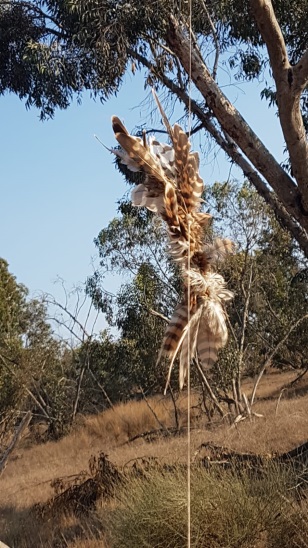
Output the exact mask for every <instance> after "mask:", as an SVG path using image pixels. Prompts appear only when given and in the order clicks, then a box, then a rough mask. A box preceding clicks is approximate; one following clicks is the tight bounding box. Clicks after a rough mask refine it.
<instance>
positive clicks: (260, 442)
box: [0, 372, 308, 548]
mask: <svg viewBox="0 0 308 548" xmlns="http://www.w3.org/2000/svg"><path fill="white" fill-rule="evenodd" d="M295 376H296V374H295V373H294V372H284V373H277V372H271V373H270V374H267V375H265V376H264V378H263V380H262V383H261V385H260V389H259V391H258V400H257V402H256V405H255V410H256V411H257V412H259V413H262V414H263V417H262V418H258V419H254V420H253V421H252V422H248V421H244V422H242V423H240V424H239V425H238V426H237V427H236V428H234V427H233V428H231V427H230V425H229V424H228V421H227V420H225V421H223V422H220V423H213V424H210V425H209V424H208V423H207V422H206V421H205V419H204V418H203V417H200V416H199V414H198V409H195V408H193V425H192V432H191V456H192V457H193V455H194V454H195V452H196V450H197V449H198V447H199V446H200V444H202V443H205V442H208V441H211V442H213V443H214V444H216V445H223V446H225V447H228V448H230V449H234V450H237V451H252V452H254V453H258V454H274V453H281V452H284V451H288V450H290V449H291V448H292V447H295V446H296V445H299V444H301V443H303V442H305V441H307V439H308V421H307V416H308V379H307V380H306V377H303V379H301V381H300V382H299V383H297V384H296V385H295V386H294V387H293V388H291V389H284V390H283V391H281V390H282V388H283V387H284V386H286V385H287V384H288V383H289V382H290V381H291V380H293V379H294V378H295ZM251 390H252V382H251V381H250V380H247V381H246V382H245V383H244V391H245V392H246V393H247V394H248V395H249V393H250V392H251ZM197 401H198V396H197V394H194V395H193V396H192V404H193V405H196V404H197ZM148 403H149V404H150V406H151V408H152V410H153V411H154V413H155V415H156V416H157V418H156V417H155V416H154V413H153V412H152V411H151V410H150V408H149V405H148ZM148 403H147V402H145V401H139V402H130V403H127V404H121V405H118V406H117V407H116V408H115V409H114V410H112V409H110V410H108V411H106V412H104V413H102V414H100V415H97V416H90V417H80V418H79V421H78V425H76V427H75V430H74V431H73V432H72V433H71V434H70V435H68V436H67V437H65V438H63V439H62V440H60V441H58V442H47V443H44V444H40V445H33V443H32V441H31V435H30V432H29V433H28V435H27V436H26V437H25V438H24V439H23V441H22V443H21V445H20V446H19V448H18V449H17V450H15V453H14V454H13V456H12V458H11V460H10V461H9V463H8V465H7V468H6V469H5V471H4V473H3V475H2V477H1V479H0V481H1V489H0V506H1V514H0V531H1V534H0V540H2V541H4V542H6V543H8V544H9V545H10V546H11V547H13V546H16V547H18V548H19V547H21V548H23V547H27V548H29V547H31V548H35V547H36V546H46V547H48V546H50V547H52V546H71V547H76V548H77V547H78V548H80V547H82V546H84V547H85V548H87V547H88V548H96V547H97V546H101V547H104V546H107V544H105V541H104V538H103V534H104V533H103V530H102V529H103V526H102V522H101V519H99V518H98V516H97V514H93V513H92V514H91V515H89V516H84V517H80V516H78V517H76V516H68V515H63V516H61V517H60V518H59V517H58V519H57V522H56V523H54V522H53V521H52V520H51V521H50V520H49V521H47V522H46V521H44V520H43V521H41V520H40V519H39V517H38V516H37V514H35V513H33V511H32V510H31V508H32V506H33V505H34V504H36V503H42V502H46V501H47V500H48V499H49V498H50V497H52V496H53V495H54V490H53V489H52V487H51V485H50V483H51V481H52V480H54V479H55V478H59V477H61V478H62V477H68V476H69V477H70V478H69V479H71V480H74V476H75V475H78V474H79V473H80V472H81V471H82V470H84V471H86V472H87V471H88V462H89V459H90V457H91V455H93V454H98V453H99V452H101V451H103V452H104V453H106V454H108V456H109V459H110V461H111V462H113V463H114V464H115V465H117V466H118V467H119V469H120V470H125V469H126V468H127V466H129V464H128V463H130V462H131V461H133V460H134V459H136V458H139V459H141V458H149V457H155V458H156V459H158V460H159V462H160V463H172V464H174V463H177V464H181V463H185V462H186V461H187V437H186V423H187V411H186V408H187V398H186V396H185V394H183V395H182V396H181V399H180V401H179V402H178V404H179V410H180V413H179V415H180V416H179V419H180V426H181V428H182V430H181V433H180V434H179V435H177V436H174V435H169V436H168V435H166V436H163V437H159V438H158V439H156V440H155V441H152V442H149V441H148V440H147V439H146V438H144V437H139V438H137V439H135V440H134V441H132V442H129V440H130V439H131V438H134V437H135V436H138V435H139V434H142V433H144V432H149V431H153V430H156V429H159V428H161V426H162V425H163V426H164V427H166V428H170V427H172V426H174V425H175V420H174V409H173V405H172V402H171V401H170V400H169V399H168V398H163V397H156V398H153V399H151V400H150V402H148ZM157 419H158V420H157ZM158 421H159V422H158ZM110 505H111V506H112V503H109V507H110ZM29 512H30V514H29ZM29 515H30V517H29ZM307 534H308V532H307ZM16 539H17V541H16ZM22 539H24V541H23V540H22ZM81 539H82V540H81ZM115 545H116V544H115ZM170 545H171V544H170ZM184 545H185V543H184ZM301 545H302V546H305V545H304V544H301ZM108 546H109V545H108ZM128 546H131V545H130V544H128ZM161 546H163V544H161ZM174 546H177V545H176V544H174ZM213 546H214V544H213ZM264 546H267V544H266V543H265V544H264ZM269 546H270V545H269ZM307 546H308V542H307Z"/></svg>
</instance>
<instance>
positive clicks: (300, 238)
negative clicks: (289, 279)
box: [129, 50, 308, 257]
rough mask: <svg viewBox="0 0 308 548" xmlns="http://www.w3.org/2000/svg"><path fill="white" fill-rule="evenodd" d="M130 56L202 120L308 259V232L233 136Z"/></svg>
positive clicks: (171, 84) (142, 60)
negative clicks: (265, 180) (269, 185)
mask: <svg viewBox="0 0 308 548" xmlns="http://www.w3.org/2000/svg"><path fill="white" fill-rule="evenodd" d="M129 54H130V55H131V56H132V57H133V58H135V59H136V60H137V61H138V62H139V63H141V64H142V65H143V66H144V67H146V68H147V69H149V70H150V71H151V72H153V73H154V74H155V76H156V77H157V78H159V80H160V81H161V82H162V84H164V85H165V86H166V87H167V88H168V89H169V90H170V91H171V92H172V93H174V94H175V95H176V96H177V97H178V99H180V101H182V102H183V103H184V105H185V106H186V107H187V108H189V107H190V109H191V112H192V113H193V114H194V115H195V116H196V117H197V118H198V119H199V120H200V122H201V124H202V125H203V127H204V129H206V130H207V131H208V132H209V133H210V135H211V136H212V137H213V138H214V140H215V141H216V143H217V144H218V145H219V146H220V147H221V148H222V150H224V152H225V153H226V154H227V155H228V156H229V157H230V158H231V159H232V161H233V162H234V163H235V164H237V165H238V166H239V167H240V168H241V169H242V171H243V173H244V175H245V177H247V179H248V180H249V181H250V182H251V183H252V184H253V185H254V187H255V188H256V190H257V191H258V193H259V194H260V195H261V196H262V197H263V198H264V200H265V201H266V203H268V204H269V205H270V207H271V208H272V209H273V211H274V213H275V216H276V218H277V220H278V222H279V223H280V225H282V226H283V227H284V228H285V229H287V230H289V231H290V233H291V234H292V236H293V237H294V239H295V240H296V241H297V242H298V244H299V246H300V247H301V249H302V250H303V252H304V253H305V255H306V257H308V234H307V233H306V231H305V230H304V229H303V228H302V227H301V226H300V225H299V224H298V223H297V222H296V221H295V219H294V218H293V216H292V215H291V214H290V213H289V212H288V211H287V210H286V208H285V207H284V206H283V204H282V203H281V202H280V201H279V200H278V199H277V196H276V195H275V193H274V192H272V191H271V190H270V188H269V187H268V185H267V184H266V183H265V182H264V180H263V179H262V178H261V177H260V175H259V174H258V173H257V171H255V170H254V168H253V167H252V165H251V164H250V163H249V162H248V161H247V160H246V158H244V156H242V154H241V152H240V151H239V149H238V147H237V145H236V143H235V142H234V141H233V139H231V138H230V136H229V135H228V134H227V133H226V132H224V135H222V133H221V132H220V131H219V130H218V129H217V127H216V126H215V124H214V123H213V117H212V115H211V114H210V113H208V112H204V110H203V109H202V108H201V106H200V105H199V104H198V103H197V102H196V101H195V100H194V99H190V98H189V96H188V94H187V93H186V92H185V90H183V89H182V88H180V87H179V86H177V85H176V84H175V83H174V82H173V80H171V79H170V78H168V77H167V76H166V75H165V74H163V73H161V72H159V71H156V67H155V66H154V65H153V64H152V63H150V61H148V59H146V58H145V57H144V56H142V55H140V54H139V53H138V52H136V51H134V50H129Z"/></svg>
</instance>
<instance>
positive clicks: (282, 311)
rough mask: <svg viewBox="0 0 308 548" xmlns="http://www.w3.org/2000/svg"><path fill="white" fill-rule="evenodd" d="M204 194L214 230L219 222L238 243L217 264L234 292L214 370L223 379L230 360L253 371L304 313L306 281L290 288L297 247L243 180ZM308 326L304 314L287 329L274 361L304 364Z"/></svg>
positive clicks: (284, 363)
mask: <svg viewBox="0 0 308 548" xmlns="http://www.w3.org/2000/svg"><path fill="white" fill-rule="evenodd" d="M208 200H209V202H210V203H211V206H212V208H213V211H218V215H217V214H216V215H215V217H216V230H220V229H221V225H222V223H223V229H224V231H227V232H228V233H229V235H230V237H231V239H233V240H234V241H235V242H236V244H237V252H236V254H235V255H234V256H233V257H230V259H229V260H228V261H227V262H226V263H225V264H224V265H223V266H222V271H223V272H222V273H223V275H224V276H225V278H226V280H227V282H228V287H229V288H230V289H231V290H233V291H234V293H235V298H234V300H233V301H232V303H231V304H230V307H229V309H228V312H229V317H230V324H231V325H232V334H231V340H230V342H229V345H228V346H227V348H226V349H225V350H224V351H223V352H222V358H221V361H220V362H219V366H220V367H219V368H218V371H216V375H217V374H218V373H219V371H221V374H220V379H221V382H222V378H223V377H225V376H226V371H230V368H232V364H233V368H235V369H236V368H237V367H242V368H243V370H244V371H245V370H246V372H249V373H252V374H254V373H256V371H258V369H259V368H260V366H261V365H262V364H263V363H264V361H265V359H266V358H267V357H268V356H269V355H270V354H271V353H272V352H273V350H274V349H275V348H276V346H277V345H278V344H279V343H280V341H282V339H283V338H284V337H285V336H286V335H287V334H288V331H289V330H290V327H291V326H292V325H294V324H295V323H296V322H297V321H298V320H300V318H302V317H303V316H304V315H305V314H306V313H307V287H306V284H299V285H296V287H294V289H292V280H293V277H294V275H295V274H296V272H297V271H298V270H299V267H300V253H299V251H298V249H297V247H296V246H295V244H294V242H293V241H292V239H291V237H290V235H289V233H288V232H287V231H285V230H283V229H282V228H281V227H280V226H279V224H278V223H277V221H276V219H275V218H274V216H273V214H272V213H271V211H270V208H269V207H267V206H266V205H265V204H264V202H263V201H262V199H261V198H260V197H259V196H258V194H257V193H256V191H254V190H252V188H251V187H250V186H249V185H248V184H247V183H244V185H243V186H239V185H232V184H220V183H215V185H214V186H213V187H212V189H211V190H210V191H208ZM307 329H308V322H307V320H304V321H303V322H302V323H300V324H299V326H298V327H297V328H296V329H295V330H294V331H293V332H292V333H290V335H289V337H288V338H287V339H286V341H285V343H284V344H283V345H282V346H280V347H279V350H278V351H277V352H276V353H275V355H274V356H273V359H272V364H273V365H277V366H280V365H281V366H282V365H288V364H289V365H292V366H293V367H304V366H305V364H306V358H305V352H304V351H303V349H304V348H305V344H306V343H305V340H307ZM231 349H233V350H231ZM241 360H243V363H241Z"/></svg>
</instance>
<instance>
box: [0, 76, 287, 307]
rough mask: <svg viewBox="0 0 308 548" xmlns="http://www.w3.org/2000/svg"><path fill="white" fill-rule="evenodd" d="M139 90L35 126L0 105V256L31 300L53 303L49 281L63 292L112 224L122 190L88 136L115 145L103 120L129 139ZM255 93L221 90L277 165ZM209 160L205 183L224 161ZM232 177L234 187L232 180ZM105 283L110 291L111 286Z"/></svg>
mask: <svg viewBox="0 0 308 548" xmlns="http://www.w3.org/2000/svg"><path fill="white" fill-rule="evenodd" d="M143 84H144V80H143V76H142V75H141V74H139V75H136V76H133V75H130V74H129V75H128V76H127V77H126V79H125V82H124V83H123V85H122V88H121V90H120V92H119V93H118V95H117V97H113V98H112V99H110V100H109V101H107V102H106V103H104V104H102V103H100V101H99V100H97V101H96V102H95V101H93V100H92V99H90V97H89V96H84V98H83V101H82V104H81V106H79V105H77V104H76V102H75V103H74V104H72V105H71V106H70V107H69V108H68V109H67V110H65V111H60V110H59V111H57V112H56V114H55V117H54V119H52V120H49V121H45V122H40V120H39V117H38V112H36V111H35V110H34V109H33V110H29V111H27V110H26V109H25V107H24V104H23V103H22V102H21V101H20V100H19V99H18V98H17V97H15V96H13V95H6V96H2V97H0V116H1V118H0V119H1V130H0V151H1V176H0V191H1V194H0V196H1V201H0V256H1V257H3V258H5V259H6V260H7V261H8V263H9V265H10V271H11V272H12V273H13V274H14V275H15V276H16V277H17V280H18V281H19V282H22V283H24V284H25V285H26V286H27V287H28V288H29V290H30V294H31V295H32V296H34V295H35V294H37V293H38V292H41V291H43V292H50V293H52V294H54V295H55V296H56V297H57V298H58V299H61V298H62V289H61V287H60V286H59V284H56V285H55V280H56V279H57V278H58V277H61V278H62V279H63V280H64V281H65V284H66V286H67V288H68V289H71V288H72V287H73V286H76V285H78V284H79V283H83V282H84V281H85V279H86V278H87V276H88V275H90V274H91V273H92V270H93V268H92V259H93V258H95V255H96V250H95V247H94V244H93V239H94V238H95V237H96V236H97V234H98V232H99V231H100V229H101V228H102V227H104V226H106V225H107V224H108V222H109V221H110V220H111V219H112V218H113V217H114V216H115V215H116V211H117V203H116V202H117V200H118V199H119V198H121V196H122V195H123V193H124V192H125V190H126V187H125V183H124V181H123V179H122V177H121V176H120V174H119V173H118V172H117V171H116V170H115V168H114V166H113V161H112V157H111V155H110V154H109V153H108V151H106V150H105V149H104V148H103V147H102V146H100V145H99V143H98V142H97V141H96V140H95V139H94V137H93V135H94V134H96V135H98V136H99V137H100V139H101V140H102V141H103V142H104V143H105V144H106V145H107V146H113V144H115V140H114V137H113V133H112V129H111V123H110V118H111V115H112V114H117V115H118V116H119V117H120V118H121V119H122V120H123V121H124V123H125V124H126V125H127V127H128V129H130V130H131V129H133V128H134V126H136V125H139V124H141V123H144V122H145V120H146V116H147V114H148V111H149V110H148V108H147V107H146V106H140V104H141V102H142V101H143V100H144V99H145V98H146V96H147V95H148V93H149V90H146V91H145V90H144V85H143ZM263 87H264V84H260V85H256V84H253V85H252V84H241V85H240V86H237V87H234V86H228V85H225V87H224V88H223V90H224V92H225V93H226V94H227V95H228V97H229V98H230V99H231V100H232V101H233V102H234V103H235V104H236V106H237V108H238V109H239V110H240V112H241V113H242V115H243V116H244V117H245V118H246V120H247V122H248V123H250V124H251V125H252V127H253V129H254V131H255V132H256V133H257V134H258V135H259V137H260V138H261V139H262V140H263V141H264V143H265V144H266V146H268V148H269V149H270V150H271V152H272V153H273V154H274V155H275V156H276V158H277V159H278V160H279V161H281V160H282V151H283V141H282V135H281V129H280V126H279V124H278V120H277V117H276V115H275V113H274V110H273V109H270V110H269V109H268V107H267V105H266V103H265V102H264V101H262V102H260V99H259V94H260V90H261V89H262V88H263ZM157 120H158V119H157ZM175 120H176V117H174V118H173V119H172V122H174V121H175ZM156 125H158V123H157V124H156ZM200 140H201V141H202V140H204V136H202V135H201V134H200V136H196V137H195V142H194V148H195V149H198V145H199V142H200ZM216 152H217V151H216ZM213 158H214V154H213V152H211V153H210V154H209V157H207V158H204V157H203V158H201V165H202V167H201V175H202V176H203V178H204V180H205V181H206V182H207V183H208V182H214V181H215V180H220V181H223V180H225V179H226V178H227V177H228V175H229V170H230V164H229V162H228V161H227V160H226V158H225V156H224V154H222V153H220V154H219V155H218V157H216V159H215V160H213ZM232 174H233V175H234V176H235V177H238V178H241V175H240V172H239V171H236V170H234V171H233V172H232ZM107 283H108V286H109V287H108V289H110V290H111V291H112V290H114V289H115V287H116V286H117V284H118V281H117V282H115V281H113V280H112V279H109V280H108V282H107Z"/></svg>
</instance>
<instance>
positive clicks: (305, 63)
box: [293, 49, 308, 91]
mask: <svg viewBox="0 0 308 548" xmlns="http://www.w3.org/2000/svg"><path fill="white" fill-rule="evenodd" d="M293 76H294V89H295V88H297V89H298V90H299V91H303V90H304V89H305V87H306V86H307V85H308V49H307V50H306V51H305V53H304V55H303V56H302V57H301V59H300V60H299V61H298V63H296V65H295V67H293Z"/></svg>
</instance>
